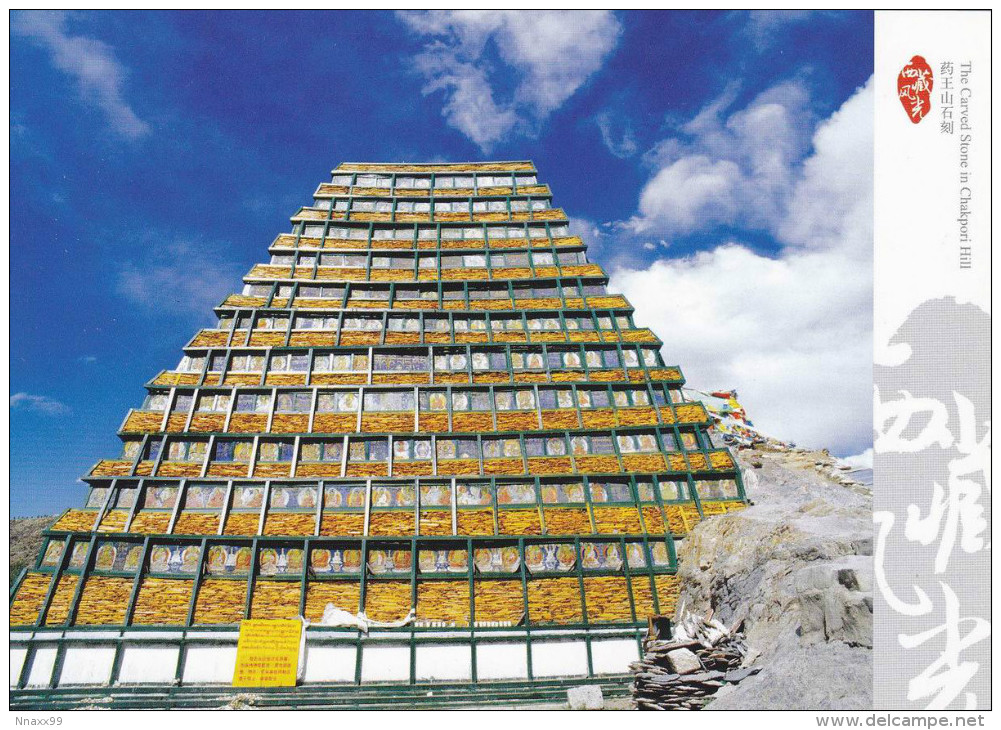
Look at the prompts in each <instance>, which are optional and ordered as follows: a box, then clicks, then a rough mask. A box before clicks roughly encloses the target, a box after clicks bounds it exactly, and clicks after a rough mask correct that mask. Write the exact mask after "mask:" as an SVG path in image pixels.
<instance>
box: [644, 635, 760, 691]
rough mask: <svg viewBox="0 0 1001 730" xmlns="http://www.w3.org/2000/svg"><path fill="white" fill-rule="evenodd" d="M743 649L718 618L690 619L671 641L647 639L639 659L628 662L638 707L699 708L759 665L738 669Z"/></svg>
mask: <svg viewBox="0 0 1001 730" xmlns="http://www.w3.org/2000/svg"><path fill="white" fill-rule="evenodd" d="M746 656H747V647H746V646H745V645H744V642H743V640H742V638H741V637H740V635H739V634H737V633H736V632H731V631H729V630H728V629H727V628H726V627H725V626H723V625H722V624H721V623H719V622H718V621H715V620H713V619H711V618H709V619H692V618H688V619H686V620H684V621H682V623H681V624H680V625H679V626H678V627H677V628H676V629H675V631H674V637H673V638H671V639H667V640H663V639H649V640H647V642H646V643H645V645H644V654H643V659H641V660H640V661H638V662H634V663H633V664H631V665H630V668H631V669H632V672H633V689H632V693H633V705H634V706H635V707H636V709H638V710H701V709H702V708H703V707H704V706H705V705H706V704H708V703H709V701H710V700H711V699H712V696H713V695H714V694H716V692H718V691H719V689H720V687H722V686H723V685H724V684H736V683H737V682H740V681H742V680H744V679H746V678H747V677H749V676H751V675H752V674H757V673H758V671H760V667H741V664H742V663H743V662H744V660H745V657H746Z"/></svg>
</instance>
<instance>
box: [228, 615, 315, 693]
mask: <svg viewBox="0 0 1001 730" xmlns="http://www.w3.org/2000/svg"><path fill="white" fill-rule="evenodd" d="M301 632H302V622H301V621H299V620H298V619H293V620H291V621H288V620H282V619H248V620H246V621H243V622H242V623H241V624H240V639H239V641H238V642H237V645H236V669H235V670H234V672H233V686H234V687H294V686H295V680H296V674H297V673H298V668H299V639H300V635H301Z"/></svg>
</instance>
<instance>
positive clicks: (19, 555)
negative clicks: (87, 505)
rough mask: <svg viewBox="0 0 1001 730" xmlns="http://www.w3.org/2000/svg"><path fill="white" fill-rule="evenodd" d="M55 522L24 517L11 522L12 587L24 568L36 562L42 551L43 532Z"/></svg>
mask: <svg viewBox="0 0 1001 730" xmlns="http://www.w3.org/2000/svg"><path fill="white" fill-rule="evenodd" d="M55 521H56V518H55V517H22V518H19V519H15V520H11V521H10V585H14V579H15V578H17V576H18V574H19V573H20V572H21V569H22V568H25V567H27V566H28V565H31V564H32V563H34V562H35V558H36V557H38V551H39V550H41V549H42V530H44V529H45V528H46V527H48V526H49V525H51V524H52V523H53V522H55Z"/></svg>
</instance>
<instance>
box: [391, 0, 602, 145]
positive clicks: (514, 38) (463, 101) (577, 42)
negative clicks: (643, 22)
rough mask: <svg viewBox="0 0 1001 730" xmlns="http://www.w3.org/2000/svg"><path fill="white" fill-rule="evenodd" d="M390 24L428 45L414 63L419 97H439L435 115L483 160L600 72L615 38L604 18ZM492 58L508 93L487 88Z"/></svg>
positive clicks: (433, 16)
mask: <svg viewBox="0 0 1001 730" xmlns="http://www.w3.org/2000/svg"><path fill="white" fill-rule="evenodd" d="M398 17H399V18H400V20H401V21H403V23H405V24H406V25H407V26H408V27H409V28H410V29H411V30H412V31H414V32H415V33H418V34H419V35H421V36H425V37H427V38H428V39H429V42H428V44H427V45H426V46H425V47H424V50H423V52H422V53H421V54H420V55H419V56H418V57H417V59H416V64H417V68H418V69H419V70H420V71H421V73H422V74H423V75H424V78H425V80H426V82H427V83H426V85H425V87H424V93H425V94H430V93H434V92H436V91H443V92H444V93H445V105H444V107H443V109H442V115H443V116H444V117H445V119H446V120H447V121H448V123H449V125H450V126H452V127H454V128H455V129H458V130H459V131H460V132H462V133H463V134H465V135H466V136H467V137H469V139H470V140H472V141H473V142H474V143H475V144H476V145H477V146H479V147H480V149H481V150H483V151H484V152H487V151H489V150H490V149H491V148H492V147H493V146H494V145H496V144H497V143H498V142H499V141H501V140H502V139H503V138H504V137H505V136H506V135H508V134H511V133H513V132H518V133H521V134H529V135H530V134H532V133H533V132H534V129H535V128H536V127H537V126H538V125H539V124H540V123H541V122H542V121H544V120H545V119H546V118H547V117H548V116H549V115H550V114H551V113H552V112H554V111H555V110H556V109H558V108H559V107H560V106H561V105H562V104H563V103H564V102H565V101H566V100H567V99H569V98H570V97H571V96H572V95H573V94H574V93H575V92H576V91H577V89H579V88H580V87H581V86H582V85H583V84H584V82H585V81H586V80H587V79H588V77H590V76H591V75H592V74H593V73H594V72H595V71H597V70H598V69H599V68H601V66H602V64H603V63H604V61H605V59H606V58H607V56H608V55H609V53H611V51H612V49H613V48H615V45H616V43H617V42H618V39H619V35H620V34H621V31H622V28H621V25H620V24H619V22H618V20H616V18H615V16H614V15H613V14H612V13H611V12H607V11H556V10H553V11H536V12H524V11H502V10H432V11H426V12H416V11H408V12H400V13H399V14H398ZM492 51H496V53H497V57H498V58H499V59H500V60H501V61H502V62H503V63H504V65H505V66H506V67H507V68H505V69H503V73H505V74H506V75H507V74H510V75H512V76H513V77H514V79H515V80H516V84H515V87H514V89H513V90H511V91H509V92H505V91H504V90H502V89H499V88H496V87H495V86H494V85H493V84H492V83H491V78H490V74H491V71H492V70H493V69H492V68H491V64H490V62H489V60H488V58H487V56H488V55H489V54H490V53H491V52H492ZM512 72H513V73H512Z"/></svg>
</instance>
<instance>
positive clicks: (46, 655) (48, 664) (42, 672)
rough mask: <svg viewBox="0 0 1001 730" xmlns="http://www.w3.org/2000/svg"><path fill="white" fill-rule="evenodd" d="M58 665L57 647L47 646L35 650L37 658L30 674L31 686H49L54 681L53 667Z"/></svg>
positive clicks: (29, 682)
mask: <svg viewBox="0 0 1001 730" xmlns="http://www.w3.org/2000/svg"><path fill="white" fill-rule="evenodd" d="M55 666H56V647H54V646H46V647H42V648H40V649H36V650H35V659H34V661H33V662H32V663H31V672H30V673H29V674H28V686H29V687H48V686H49V684H50V683H51V682H52V669H53V668H54V667H55Z"/></svg>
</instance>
